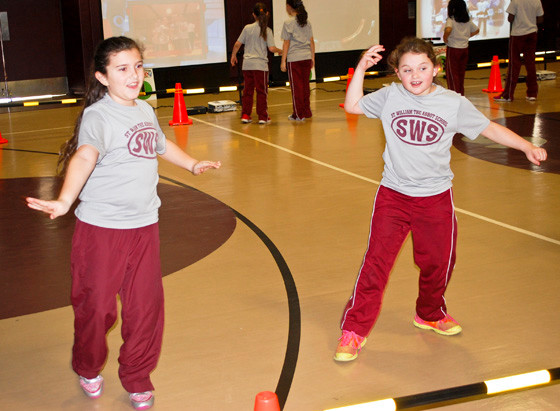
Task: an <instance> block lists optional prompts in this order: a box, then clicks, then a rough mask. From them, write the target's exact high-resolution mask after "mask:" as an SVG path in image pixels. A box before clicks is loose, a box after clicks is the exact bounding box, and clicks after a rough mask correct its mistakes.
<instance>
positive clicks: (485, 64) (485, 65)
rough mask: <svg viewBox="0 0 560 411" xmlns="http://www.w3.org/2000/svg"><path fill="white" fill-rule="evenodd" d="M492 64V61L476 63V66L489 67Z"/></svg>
mask: <svg viewBox="0 0 560 411" xmlns="http://www.w3.org/2000/svg"><path fill="white" fill-rule="evenodd" d="M491 65H492V63H477V65H476V67H478V68H481V67H490V66H491Z"/></svg>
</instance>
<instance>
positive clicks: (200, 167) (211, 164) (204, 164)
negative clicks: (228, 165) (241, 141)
mask: <svg viewBox="0 0 560 411" xmlns="http://www.w3.org/2000/svg"><path fill="white" fill-rule="evenodd" d="M221 166H222V163H221V162H219V161H206V160H205V161H199V162H198V163H196V164H195V165H194V167H193V170H192V173H193V174H194V175H195V176H198V175H200V174H202V173H204V172H205V171H206V170H208V169H211V168H215V169H218V168H220V167H221Z"/></svg>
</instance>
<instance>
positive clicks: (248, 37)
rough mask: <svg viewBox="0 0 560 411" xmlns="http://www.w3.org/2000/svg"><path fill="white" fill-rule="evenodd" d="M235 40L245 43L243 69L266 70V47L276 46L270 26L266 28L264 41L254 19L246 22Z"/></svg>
mask: <svg viewBox="0 0 560 411" xmlns="http://www.w3.org/2000/svg"><path fill="white" fill-rule="evenodd" d="M237 41H238V42H240V43H242V44H245V51H244V52H243V67H242V69H243V70H260V71H268V48H269V47H276V46H275V44H274V34H273V33H272V30H271V29H270V27H267V29H266V41H265V39H263V38H262V37H261V27H260V26H259V24H258V23H257V22H256V21H255V22H254V23H253V24H247V25H246V26H245V27H244V28H243V31H242V32H241V34H240V35H239V38H238V39H237Z"/></svg>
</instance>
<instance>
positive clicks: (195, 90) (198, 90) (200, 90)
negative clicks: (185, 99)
mask: <svg viewBox="0 0 560 411" xmlns="http://www.w3.org/2000/svg"><path fill="white" fill-rule="evenodd" d="M202 93H204V89H203V88H191V89H188V90H183V94H202Z"/></svg>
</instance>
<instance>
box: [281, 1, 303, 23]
mask: <svg viewBox="0 0 560 411" xmlns="http://www.w3.org/2000/svg"><path fill="white" fill-rule="evenodd" d="M286 4H287V5H288V6H290V7H291V8H292V9H294V10H295V11H296V13H297V14H296V20H297V22H298V24H299V25H300V26H301V27H304V26H305V25H306V24H307V10H305V6H304V5H303V1H301V0H286Z"/></svg>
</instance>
